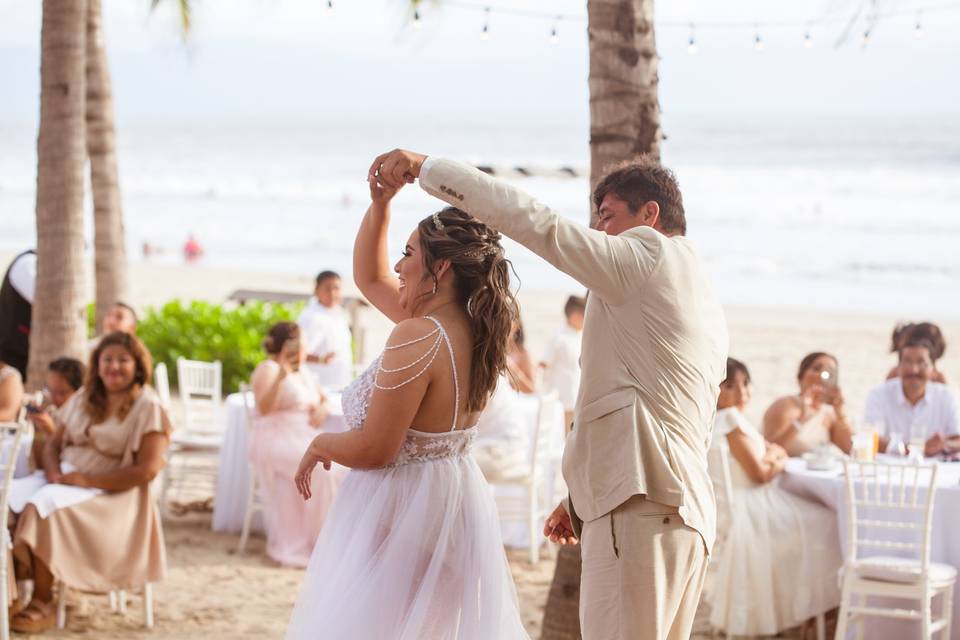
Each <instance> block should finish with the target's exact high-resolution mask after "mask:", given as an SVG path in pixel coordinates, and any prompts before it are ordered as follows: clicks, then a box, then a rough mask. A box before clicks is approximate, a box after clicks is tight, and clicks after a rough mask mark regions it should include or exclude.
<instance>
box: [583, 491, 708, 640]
mask: <svg viewBox="0 0 960 640" xmlns="http://www.w3.org/2000/svg"><path fill="white" fill-rule="evenodd" d="M581 544H582V548H581V556H582V558H583V570H582V574H581V579H580V626H581V629H582V633H583V640H646V639H648V638H649V639H650V640H654V639H656V640H663V639H670V640H674V639H676V640H680V639H683V640H687V638H689V637H690V631H691V629H692V627H693V618H694V615H695V614H696V611H697V604H698V603H699V601H700V591H701V589H702V588H703V579H704V576H705V575H706V571H707V554H706V548H705V547H704V543H703V539H702V538H701V537H700V534H699V533H697V532H696V531H695V530H693V529H691V528H690V527H688V526H686V525H685V524H683V521H682V520H681V519H680V516H679V515H677V508H676V507H670V506H666V505H662V504H659V503H656V502H650V501H647V500H646V499H645V498H644V497H643V496H633V497H632V498H630V499H629V500H627V501H626V502H624V503H623V504H621V505H620V506H619V507H617V508H616V509H614V510H613V511H612V512H610V513H608V514H606V515H604V516H602V517H600V518H597V519H596V520H591V521H590V522H584V523H583V535H582V539H581Z"/></svg>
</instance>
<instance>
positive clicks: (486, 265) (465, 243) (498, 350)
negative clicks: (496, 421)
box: [418, 207, 520, 412]
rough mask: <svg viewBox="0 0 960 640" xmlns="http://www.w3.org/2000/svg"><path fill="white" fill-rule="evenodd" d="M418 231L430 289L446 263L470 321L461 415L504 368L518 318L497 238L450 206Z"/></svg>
mask: <svg viewBox="0 0 960 640" xmlns="http://www.w3.org/2000/svg"><path fill="white" fill-rule="evenodd" d="M418 230H419V232H420V248H421V250H422V252H423V262H424V266H425V267H426V270H427V273H428V274H429V277H431V278H433V281H434V284H436V283H437V275H436V264H437V262H439V261H440V260H448V261H449V262H450V268H451V269H452V270H453V274H454V287H455V289H456V292H457V299H458V302H459V303H460V304H461V305H463V307H464V308H465V309H466V311H467V315H468V316H469V318H470V329H471V331H472V333H473V358H472V361H471V364H470V377H471V382H472V384H471V385H470V391H469V393H468V395H467V410H468V411H471V412H473V411H480V410H481V409H483V406H484V405H485V404H486V402H487V398H489V396H490V394H491V393H493V390H494V388H496V386H497V379H498V378H499V376H500V374H501V373H503V372H504V371H506V369H507V341H508V340H509V338H510V331H511V329H512V328H513V325H514V322H515V321H516V320H517V319H519V317H520V311H519V308H518V306H517V301H516V299H515V298H514V297H513V293H512V292H511V291H510V270H511V268H512V265H511V263H510V261H509V260H507V258H506V257H505V256H504V253H503V245H501V244H500V234H499V233H497V232H496V231H494V230H493V229H491V228H490V227H488V226H487V225H485V224H483V223H482V222H480V221H479V220H477V219H476V218H474V217H473V216H471V215H470V214H468V213H466V212H464V211H461V210H460V209H457V208H455V207H447V208H445V209H442V210H441V211H438V212H437V213H435V214H433V215H431V216H427V217H426V218H424V219H423V220H422V221H421V222H420V224H419V225H418Z"/></svg>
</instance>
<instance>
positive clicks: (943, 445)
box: [864, 337, 960, 456]
mask: <svg viewBox="0 0 960 640" xmlns="http://www.w3.org/2000/svg"><path fill="white" fill-rule="evenodd" d="M935 351H936V347H934V345H933V344H932V343H931V342H930V341H929V340H925V339H923V338H920V337H909V338H907V339H906V340H905V341H904V342H902V343H901V345H900V352H899V353H900V356H899V357H900V364H899V365H898V366H897V376H898V377H896V378H893V379H892V380H887V381H886V382H884V383H883V384H881V385H878V386H876V387H874V388H873V389H871V390H870V393H869V394H868V395H867V407H866V411H865V413H864V420H865V421H866V422H867V423H868V424H875V425H883V431H882V433H881V434H880V450H881V451H885V450H886V448H887V445H888V444H889V443H890V439H891V437H894V436H895V437H897V438H899V439H900V441H901V442H903V443H904V444H909V443H910V439H911V435H913V434H912V433H911V431H912V430H921V431H922V433H921V434H920V435H921V436H922V437H923V438H924V441H925V444H924V451H923V453H924V455H926V456H935V455H938V454H940V453H954V452H956V451H958V450H960V415H958V404H957V398H956V396H954V394H953V391H951V390H950V387H948V386H947V385H945V384H941V383H939V382H931V380H930V370H931V369H933V354H934V353H935Z"/></svg>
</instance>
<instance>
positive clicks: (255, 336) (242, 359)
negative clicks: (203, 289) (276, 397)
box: [137, 300, 303, 394]
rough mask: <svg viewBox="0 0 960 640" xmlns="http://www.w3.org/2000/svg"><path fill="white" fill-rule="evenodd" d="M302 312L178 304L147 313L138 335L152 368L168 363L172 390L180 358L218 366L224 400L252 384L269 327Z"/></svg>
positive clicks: (258, 305) (284, 307)
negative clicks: (220, 373) (219, 366)
mask: <svg viewBox="0 0 960 640" xmlns="http://www.w3.org/2000/svg"><path fill="white" fill-rule="evenodd" d="M302 308H303V304H302V303H297V304H270V303H264V302H248V303H247V304H245V305H242V306H237V307H225V306H223V305H218V304H210V303H208V302H198V301H193V302H190V303H187V304H184V303H182V302H180V301H179V300H174V301H171V302H168V303H167V304H165V305H163V306H162V307H160V308H159V309H158V308H154V307H150V308H148V309H147V312H146V315H145V316H144V317H143V318H142V319H141V320H140V323H139V325H138V326H137V335H138V336H139V337H140V339H141V340H143V342H144V344H145V345H146V346H147V348H148V349H149V350H150V354H151V355H152V356H153V361H154V364H156V363H159V362H165V363H167V369H168V371H169V374H170V384H171V385H175V384H176V380H177V358H181V357H182V358H188V359H190V360H203V361H206V362H213V361H214V360H219V361H220V362H221V363H223V392H224V393H225V394H226V393H232V392H234V391H236V390H237V389H238V388H239V387H240V383H242V382H247V381H249V380H250V374H251V373H252V372H253V368H254V367H255V366H256V365H257V363H259V362H260V361H261V360H263V358H264V352H263V348H262V346H261V345H262V343H263V338H264V336H265V335H266V334H267V331H268V330H269V329H270V327H271V326H272V325H273V324H274V323H276V322H280V321H281V320H293V321H295V320H296V319H297V316H298V315H299V314H300V310H301V309H302Z"/></svg>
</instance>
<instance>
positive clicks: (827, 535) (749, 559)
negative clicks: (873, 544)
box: [706, 481, 843, 635]
mask: <svg viewBox="0 0 960 640" xmlns="http://www.w3.org/2000/svg"><path fill="white" fill-rule="evenodd" d="M728 526H729V532H727V534H726V535H725V536H724V537H723V542H722V544H720V545H718V546H717V548H715V549H714V555H713V558H712V559H711V563H713V564H714V566H713V567H711V571H712V572H713V574H714V575H713V576H711V581H710V582H711V588H710V590H709V592H708V593H707V594H706V597H707V600H708V602H709V603H710V623H711V625H712V626H714V627H716V628H719V629H723V630H724V631H726V632H727V634H735V635H774V634H776V633H778V632H779V631H783V630H785V629H789V628H791V627H795V626H797V625H799V624H801V623H803V622H804V621H805V620H808V619H809V618H812V617H814V616H816V615H818V614H820V613H824V612H826V611H829V610H830V609H832V608H834V607H837V606H839V604H840V589H839V586H838V582H837V573H838V571H839V570H840V567H841V565H842V564H843V557H842V555H841V551H840V538H839V535H838V532H837V520H836V515H835V514H834V512H833V511H832V510H830V509H828V508H827V507H825V506H823V505H821V504H818V503H815V502H812V501H810V500H805V499H804V498H801V497H799V496H797V495H794V494H792V493H790V492H788V491H786V490H784V489H781V488H780V487H779V484H778V482H776V481H774V482H770V483H767V484H763V485H755V486H750V487H740V488H735V489H734V509H733V512H732V514H731V522H730V523H729V524H728ZM728 607H729V618H728V617H727V608H728Z"/></svg>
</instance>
